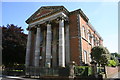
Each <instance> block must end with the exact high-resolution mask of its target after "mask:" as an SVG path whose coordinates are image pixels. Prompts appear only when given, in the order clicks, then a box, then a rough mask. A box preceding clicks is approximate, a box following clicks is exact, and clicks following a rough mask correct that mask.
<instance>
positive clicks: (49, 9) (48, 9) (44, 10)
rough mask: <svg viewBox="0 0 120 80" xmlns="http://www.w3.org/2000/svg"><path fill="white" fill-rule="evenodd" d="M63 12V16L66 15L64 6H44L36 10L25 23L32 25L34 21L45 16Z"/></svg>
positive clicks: (66, 11)
mask: <svg viewBox="0 0 120 80" xmlns="http://www.w3.org/2000/svg"><path fill="white" fill-rule="evenodd" d="M60 11H63V12H64V13H65V14H68V13H69V11H68V10H67V9H66V8H65V7H64V6H44V7H41V8H40V9H38V10H37V11H36V12H35V13H34V14H33V15H32V16H31V17H30V18H28V19H27V20H26V23H28V24H29V23H32V22H34V21H36V20H39V19H41V18H44V17H46V16H49V15H52V14H55V13H57V12H60Z"/></svg>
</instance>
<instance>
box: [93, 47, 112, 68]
mask: <svg viewBox="0 0 120 80" xmlns="http://www.w3.org/2000/svg"><path fill="white" fill-rule="evenodd" d="M109 54H110V53H109V51H108V49H107V48H105V47H103V46H96V47H93V48H92V49H91V58H92V60H93V61H96V62H97V63H98V65H99V66H100V64H101V65H105V64H107V63H108V60H109V58H110V55H109Z"/></svg>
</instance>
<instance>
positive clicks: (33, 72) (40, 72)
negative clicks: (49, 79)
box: [25, 67, 59, 76]
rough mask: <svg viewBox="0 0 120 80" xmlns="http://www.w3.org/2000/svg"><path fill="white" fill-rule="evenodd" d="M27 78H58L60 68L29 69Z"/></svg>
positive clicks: (26, 71) (27, 69)
mask: <svg viewBox="0 0 120 80" xmlns="http://www.w3.org/2000/svg"><path fill="white" fill-rule="evenodd" d="M25 73H26V75H27V76H58V75H59V74H58V73H59V69H58V68H41V67H27V68H26V70H25Z"/></svg>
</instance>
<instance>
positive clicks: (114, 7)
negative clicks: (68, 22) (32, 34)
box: [0, 2, 118, 53]
mask: <svg viewBox="0 0 120 80" xmlns="http://www.w3.org/2000/svg"><path fill="white" fill-rule="evenodd" d="M61 5H62V6H65V7H66V8H67V9H68V10H69V11H74V10H76V9H82V10H83V12H84V13H85V14H86V15H87V17H88V18H89V21H90V22H91V24H92V25H93V27H94V28H95V29H96V31H97V32H98V33H99V34H100V35H101V37H102V38H103V40H104V41H103V42H104V46H105V47H107V48H108V50H109V51H110V52H111V53H112V52H118V3H117V2H2V24H0V25H7V24H15V25H18V26H21V27H22V28H23V29H24V33H26V34H27V33H28V32H27V31H26V28H27V27H28V25H27V24H26V23H25V21H26V20H27V19H28V18H29V17H30V16H31V15H32V14H33V13H34V12H35V11H37V10H38V9H39V8H40V7H41V6H61Z"/></svg>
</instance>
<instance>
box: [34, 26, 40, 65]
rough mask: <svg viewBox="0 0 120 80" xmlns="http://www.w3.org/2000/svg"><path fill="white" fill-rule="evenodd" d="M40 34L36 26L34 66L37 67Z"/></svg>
mask: <svg viewBox="0 0 120 80" xmlns="http://www.w3.org/2000/svg"><path fill="white" fill-rule="evenodd" d="M40 34H41V30H40V27H38V28H37V34H36V46H35V67H39V60H40Z"/></svg>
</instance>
